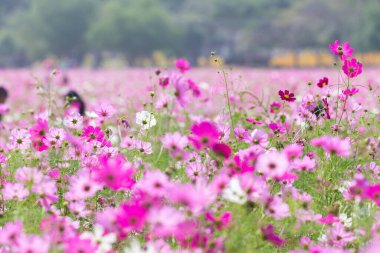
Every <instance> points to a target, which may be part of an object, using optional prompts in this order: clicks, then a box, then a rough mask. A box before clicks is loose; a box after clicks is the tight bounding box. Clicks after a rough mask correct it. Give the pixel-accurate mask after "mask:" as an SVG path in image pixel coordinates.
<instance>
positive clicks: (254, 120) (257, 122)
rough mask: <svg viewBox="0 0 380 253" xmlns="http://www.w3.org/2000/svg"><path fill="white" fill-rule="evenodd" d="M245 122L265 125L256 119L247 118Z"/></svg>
mask: <svg viewBox="0 0 380 253" xmlns="http://www.w3.org/2000/svg"><path fill="white" fill-rule="evenodd" d="M245 121H247V122H249V123H252V125H262V124H263V122H262V121H260V120H256V119H253V118H246V119H245Z"/></svg>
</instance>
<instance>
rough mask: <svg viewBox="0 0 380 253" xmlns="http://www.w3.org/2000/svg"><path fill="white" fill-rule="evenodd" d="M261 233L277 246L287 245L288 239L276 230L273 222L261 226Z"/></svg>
mask: <svg viewBox="0 0 380 253" xmlns="http://www.w3.org/2000/svg"><path fill="white" fill-rule="evenodd" d="M261 233H262V235H263V237H264V239H265V240H266V241H268V242H270V243H272V244H273V245H275V246H277V247H282V246H284V245H285V243H286V241H285V240H284V239H282V238H281V237H279V236H278V235H277V234H276V233H275V232H274V228H273V225H272V224H269V225H268V226H264V227H262V228H261Z"/></svg>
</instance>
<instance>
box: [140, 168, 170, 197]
mask: <svg viewBox="0 0 380 253" xmlns="http://www.w3.org/2000/svg"><path fill="white" fill-rule="evenodd" d="M169 183H170V182H169V178H168V176H167V175H166V174H164V173H163V172H161V171H159V170H154V171H150V170H147V171H145V174H144V176H143V178H142V179H141V180H140V181H138V182H137V183H136V185H135V187H134V189H137V190H139V191H140V192H143V193H144V194H147V195H150V196H153V197H163V196H164V195H166V193H167V187H168V185H169Z"/></svg>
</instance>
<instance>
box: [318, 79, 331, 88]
mask: <svg viewBox="0 0 380 253" xmlns="http://www.w3.org/2000/svg"><path fill="white" fill-rule="evenodd" d="M328 84H329V79H328V78H327V77H324V78H322V79H320V80H319V82H318V83H317V86H318V87H319V88H323V87H325V86H327V85H328Z"/></svg>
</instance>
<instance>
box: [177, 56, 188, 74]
mask: <svg viewBox="0 0 380 253" xmlns="http://www.w3.org/2000/svg"><path fill="white" fill-rule="evenodd" d="M175 67H176V68H177V69H178V70H179V71H180V72H181V73H185V72H186V71H188V70H190V69H191V67H190V63H189V62H188V61H187V60H186V59H183V58H179V59H177V60H176V62H175Z"/></svg>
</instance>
